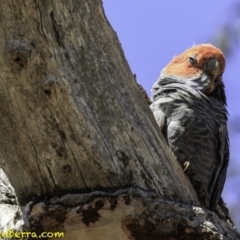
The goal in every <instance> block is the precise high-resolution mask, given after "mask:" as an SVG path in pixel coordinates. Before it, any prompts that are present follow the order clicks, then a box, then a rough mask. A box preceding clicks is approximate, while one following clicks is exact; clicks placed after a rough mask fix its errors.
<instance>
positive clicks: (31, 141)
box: [0, 0, 240, 240]
mask: <svg viewBox="0 0 240 240" xmlns="http://www.w3.org/2000/svg"><path fill="white" fill-rule="evenodd" d="M0 22H1V28H0V68H1V72H0V102H1V106H0V132H1V134H0V165H1V166H2V168H3V169H4V171H5V173H6V175H7V176H8V178H9V180H10V182H11V184H12V186H13V187H14V190H15V192H16V195H17V198H18V202H19V205H21V206H22V208H21V209H22V212H20V210H19V208H17V205H16V202H11V203H10V204H9V203H8V204H9V206H8V207H9V209H10V210H9V212H11V216H13V217H12V218H11V217H10V218H11V221H8V219H7V220H6V219H5V221H2V222H1V223H0V231H1V230H3V231H7V230H8V229H12V230H16V231H22V230H24V229H31V230H35V231H38V232H41V231H53V230H59V231H64V232H65V234H66V235H65V236H67V239H70V240H71V239H92V238H93V237H94V239H113V238H112V236H116V237H118V238H119V239H154V238H155V239H156V238H157V239H159V237H165V239H172V237H171V236H175V235H179V236H182V237H192V236H194V237H196V234H199V236H200V237H202V236H203V237H204V236H207V237H209V236H211V237H212V236H213V237H215V238H212V239H222V238H221V236H223V235H226V234H227V235H228V236H229V237H232V236H233V237H236V238H233V239H240V238H237V237H239V236H238V235H237V233H236V231H235V230H234V227H233V226H232V224H231V223H226V222H225V223H224V222H223V221H221V220H220V219H219V218H218V217H217V216H216V215H215V214H214V213H209V212H207V211H206V210H204V209H200V208H196V207H192V205H194V206H196V205H199V202H198V199H197V196H196V194H195V191H194V190H193V188H192V186H191V185H190V183H189V181H188V179H187V178H186V176H185V175H184V173H183V171H182V169H181V167H180V166H179V164H178V162H177V161H176V159H175V158H174V156H173V155H172V153H171V151H170V150H169V148H168V147H167V146H166V143H165V141H164V139H163V137H162V135H161V133H160V132H159V129H158V126H157V124H156V122H155V120H154V117H153V114H152V113H151V111H150V109H149V107H148V104H147V102H146V101H145V99H144V97H145V98H146V96H143V94H142V92H141V91H140V89H139V87H138V85H137V83H136V81H135V79H134V76H133V74H132V73H131V70H130V68H129V66H128V64H127V62H126V59H125V57H124V53H123V51H122V49H121V45H120V43H119V41H118V38H117V36H116V33H115V32H114V31H113V30H112V28H111V26H110V24H109V23H108V21H107V19H106V17H105V14H104V11H103V9H102V4H101V1H100V0H68V1H65V0H58V1H49V0H22V1H21V4H20V2H19V1H18V0H9V1H0ZM0 180H1V176H0ZM7 185H8V184H7ZM10 188H11V187H9V189H10ZM7 189H8V187H6V188H5V190H7ZM3 207H5V206H3ZM198 209H200V210H199V211H200V212H201V214H200V215H199V214H198V211H197V210H198ZM195 210H196V211H195ZM212 214H213V215H212ZM0 215H1V217H2V219H3V213H2V212H0ZM8 217H9V216H8ZM142 217H144V218H142ZM10 218H9V219H10ZM0 219H1V218H0ZM114 220H115V221H114ZM206 221H210V223H211V224H212V225H211V224H209V225H206V224H205V223H206ZM114 224H115V225H114ZM114 226H116V228H115V227H114ZM201 226H202V227H201ZM208 229H210V230H209V232H210V233H209V234H207V235H206V234H205V233H204V231H205V230H206V231H208ZM216 231H217V232H216ZM137 232H140V233H141V234H142V235H143V236H144V237H143V238H141V236H140V235H138V234H137ZM79 233H81V236H80V237H79ZM100 233H101V235H100ZM194 234H195V235H194ZM204 234H205V235H204ZM211 234H213V235H211ZM116 239H117V238H116ZM161 239H164V238H161ZM179 239H180V238H179ZM182 239H185V238H182ZM186 239H188V238H186ZM189 239H191V238H189ZM194 239H197V238H194ZM201 239H209V238H201ZM229 239H231V238H229Z"/></svg>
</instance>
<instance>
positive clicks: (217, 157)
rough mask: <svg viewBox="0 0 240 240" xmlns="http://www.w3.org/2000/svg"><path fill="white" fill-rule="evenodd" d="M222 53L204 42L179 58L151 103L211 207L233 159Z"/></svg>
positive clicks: (160, 82)
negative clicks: (230, 153)
mask: <svg viewBox="0 0 240 240" xmlns="http://www.w3.org/2000/svg"><path fill="white" fill-rule="evenodd" d="M219 54H221V52H220V50H219V49H217V48H215V47H213V46H212V45H209V44H202V45H198V46H195V47H193V48H191V49H190V50H187V51H186V52H184V53H183V54H181V55H180V56H178V57H176V58H175V59H174V60H173V61H172V62H171V63H170V64H169V65H168V66H167V67H166V68H165V69H164V70H163V71H162V73H161V75H160V77H159V79H158V80H157V82H156V83H155V84H154V85H153V88H152V94H153V96H152V99H153V103H152V104H151V105H150V107H151V109H152V111H153V113H154V116H155V119H156V121H157V123H158V125H159V127H160V129H161V131H162V133H163V135H164V137H165V138H166V140H167V143H168V145H169V146H170V148H171V149H172V151H173V153H174V154H175V156H176V158H177V159H178V160H179V162H180V163H181V164H182V165H184V163H186V162H188V163H189V167H188V169H187V171H186V174H187V176H188V177H189V179H190V181H191V183H192V185H193V186H194V188H195V190H196V192H197V194H198V196H199V199H200V201H201V202H202V204H203V205H204V206H205V207H207V208H209V209H213V208H214V207H215V206H216V204H217V203H218V201H219V199H220V196H221V193H222V189H223V186H224V183H225V179H226V171H227V166H228V161H229V151H228V150H229V143H228V131H227V110H226V107H225V105H226V97H225V92H224V85H223V82H222V79H221V75H222V72H223V70H224V64H225V62H224V57H223V55H220V56H219ZM179 57H180V58H179ZM192 57H194V58H195V60H194V61H195V62H192V59H190V58H192ZM203 58H204V59H203ZM178 60H179V61H178ZM184 61H185V62H184ZM197 64H198V65H197ZM174 65H175V68H174ZM206 65H207V66H206ZM169 66H170V67H169ZM186 66H187V67H186ZM184 67H185V68H186V69H185V72H184V69H182V68H184ZM194 71H195V73H194ZM180 73H181V74H180Z"/></svg>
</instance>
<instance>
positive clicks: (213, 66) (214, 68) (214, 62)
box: [207, 58, 221, 81]
mask: <svg viewBox="0 0 240 240" xmlns="http://www.w3.org/2000/svg"><path fill="white" fill-rule="evenodd" d="M220 67H221V66H220V62H219V60H218V59H216V58H213V59H210V60H209V61H208V63H207V70H208V71H209V72H211V74H212V76H213V81H215V80H216V79H217V77H218V76H219V73H220Z"/></svg>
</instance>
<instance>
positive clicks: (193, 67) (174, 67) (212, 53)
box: [164, 44, 226, 104]
mask: <svg viewBox="0 0 240 240" xmlns="http://www.w3.org/2000/svg"><path fill="white" fill-rule="evenodd" d="M224 68H225V58H224V55H223V53H222V51H221V50H220V49H218V48H216V47H214V46H213V45H211V44H200V45H197V46H194V47H192V48H190V49H188V50H186V51H185V52H183V53H182V54H180V55H178V56H176V57H174V58H173V60H172V61H171V62H170V63H169V64H168V65H167V66H166V68H165V69H164V74H166V75H175V76H177V77H181V78H184V79H190V80H191V79H192V78H193V77H202V76H206V77H207V78H206V79H207V82H206V83H205V84H206V85H205V86H204V89H203V92H204V93H205V94H206V95H208V96H213V97H215V98H217V99H218V100H220V101H221V102H222V103H224V104H226V96H225V91H224V84H223V82H222V74H223V72H224Z"/></svg>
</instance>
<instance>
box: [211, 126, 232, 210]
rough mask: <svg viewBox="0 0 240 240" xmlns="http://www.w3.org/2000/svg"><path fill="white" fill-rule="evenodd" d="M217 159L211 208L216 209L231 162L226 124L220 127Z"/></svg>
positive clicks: (212, 186)
mask: <svg viewBox="0 0 240 240" xmlns="http://www.w3.org/2000/svg"><path fill="white" fill-rule="evenodd" d="M217 160H218V161H219V165H218V167H217V169H219V170H218V172H216V174H215V175H214V179H213V184H212V185H211V189H210V196H211V199H210V209H214V207H215V206H216V204H218V202H219V199H220V197H221V194H222V190H223V186H224V183H225V180H226V175H227V167H228V162H229V140H228V131H227V127H226V126H224V125H222V126H220V127H219V139H218V146H217Z"/></svg>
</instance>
